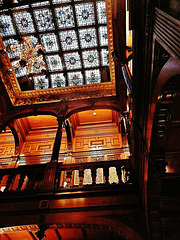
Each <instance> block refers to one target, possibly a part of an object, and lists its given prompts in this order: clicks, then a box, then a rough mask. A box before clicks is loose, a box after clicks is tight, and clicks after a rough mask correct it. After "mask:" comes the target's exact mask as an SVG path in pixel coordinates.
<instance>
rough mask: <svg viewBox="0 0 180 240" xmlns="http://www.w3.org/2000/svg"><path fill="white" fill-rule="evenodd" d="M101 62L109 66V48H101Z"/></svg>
mask: <svg viewBox="0 0 180 240" xmlns="http://www.w3.org/2000/svg"><path fill="white" fill-rule="evenodd" d="M101 64H102V66H109V51H108V49H105V48H103V49H101Z"/></svg>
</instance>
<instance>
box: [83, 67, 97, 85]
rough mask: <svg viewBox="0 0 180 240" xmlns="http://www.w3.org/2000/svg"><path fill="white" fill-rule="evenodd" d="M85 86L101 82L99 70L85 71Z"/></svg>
mask: <svg viewBox="0 0 180 240" xmlns="http://www.w3.org/2000/svg"><path fill="white" fill-rule="evenodd" d="M85 81H86V84H95V83H100V82H101V73H100V71H99V69H95V70H88V71H85Z"/></svg>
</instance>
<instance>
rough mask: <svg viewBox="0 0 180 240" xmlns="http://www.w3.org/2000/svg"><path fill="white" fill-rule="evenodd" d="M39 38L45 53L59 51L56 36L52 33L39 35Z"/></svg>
mask: <svg viewBox="0 0 180 240" xmlns="http://www.w3.org/2000/svg"><path fill="white" fill-rule="evenodd" d="M40 38H41V43H42V46H43V50H44V51H45V52H47V53H49V52H57V51H58V50H59V45H58V41H57V36H56V35H55V34H54V33H49V34H43V35H40Z"/></svg>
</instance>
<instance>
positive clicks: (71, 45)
mask: <svg viewBox="0 0 180 240" xmlns="http://www.w3.org/2000/svg"><path fill="white" fill-rule="evenodd" d="M59 35H60V39H61V47H62V50H63V51H68V50H74V49H78V48H79V45H78V41H77V35H76V32H75V31H74V30H69V31H63V32H60V33H59Z"/></svg>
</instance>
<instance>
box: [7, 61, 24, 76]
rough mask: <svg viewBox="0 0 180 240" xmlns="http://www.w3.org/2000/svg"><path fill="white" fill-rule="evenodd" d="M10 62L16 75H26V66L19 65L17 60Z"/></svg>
mask: <svg viewBox="0 0 180 240" xmlns="http://www.w3.org/2000/svg"><path fill="white" fill-rule="evenodd" d="M11 64H12V67H13V69H14V73H15V75H16V77H24V76H26V75H27V68H26V67H21V66H20V64H19V61H13V62H12V63H11Z"/></svg>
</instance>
